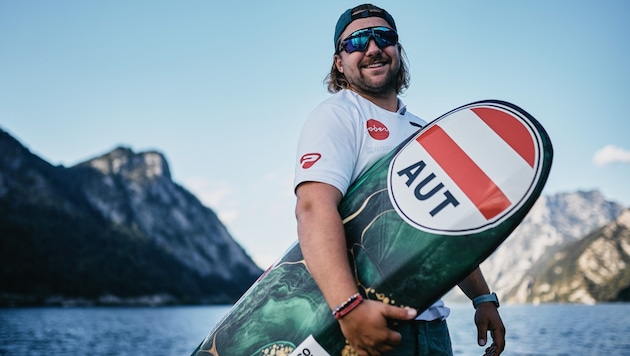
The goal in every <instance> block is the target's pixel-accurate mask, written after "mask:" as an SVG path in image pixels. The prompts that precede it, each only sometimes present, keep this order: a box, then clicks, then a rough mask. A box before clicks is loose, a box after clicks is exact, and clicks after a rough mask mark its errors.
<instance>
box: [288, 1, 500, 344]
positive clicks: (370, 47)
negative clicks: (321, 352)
mask: <svg viewBox="0 0 630 356" xmlns="http://www.w3.org/2000/svg"><path fill="white" fill-rule="evenodd" d="M334 45H335V54H334V58H333V66H332V69H331V73H330V74H329V76H328V78H327V81H328V89H329V91H330V92H331V93H334V95H333V96H332V97H330V98H329V99H327V100H325V101H324V102H323V103H322V104H320V105H319V106H318V107H317V108H316V109H315V110H314V111H313V113H312V114H311V115H310V116H309V118H308V120H307V122H306V123H305V125H304V128H303V130H302V134H301V137H300V142H299V145H298V156H297V157H298V164H297V167H296V174H295V192H296V196H297V203H296V217H297V222H298V238H299V241H300V246H301V248H302V253H303V255H304V258H305V261H306V264H307V266H308V268H309V270H310V271H311V273H312V275H313V278H314V279H315V281H316V282H317V285H318V286H319V288H320V290H321V292H322V293H323V295H324V297H325V299H326V301H327V303H328V304H329V306H330V307H331V309H332V310H334V312H335V316H336V317H337V318H338V319H339V325H340V327H341V330H342V332H343V334H344V336H345V337H346V339H347V340H348V342H349V344H350V345H352V347H353V348H354V349H355V351H356V353H357V354H358V355H361V356H363V355H371V356H373V355H384V354H387V355H412V354H413V355H415V354H418V355H420V354H422V355H425V354H426V355H429V354H430V355H452V348H451V343H450V336H449V334H448V328H447V326H446V322H445V319H446V317H447V316H448V314H449V309H448V308H447V307H445V306H444V303H443V302H442V301H438V302H437V303H435V304H434V305H432V306H431V307H430V308H429V309H427V310H426V311H422V312H421V313H420V314H419V315H417V314H418V313H417V311H416V310H413V309H403V308H399V307H395V306H392V305H387V304H385V303H381V302H378V301H373V300H363V298H362V297H361V295H360V294H359V290H358V287H357V285H356V282H355V280H354V277H353V275H352V272H351V270H350V265H349V261H348V255H347V247H346V242H345V236H344V228H343V224H342V221H341V217H340V215H339V212H338V210H337V207H338V205H339V203H340V201H341V199H342V197H343V195H344V194H345V193H346V191H347V189H348V187H349V186H350V184H352V183H353V182H354V181H355V180H356V179H357V178H358V177H359V176H360V175H362V174H363V173H364V172H365V171H366V170H367V169H368V168H369V167H370V166H372V164H374V163H375V162H376V161H377V160H378V159H380V158H381V157H383V156H384V155H385V154H386V153H387V152H389V151H390V150H391V149H393V148H394V147H395V146H397V145H398V144H399V143H400V142H402V141H403V140H404V139H405V138H407V137H408V136H410V135H411V134H413V133H414V132H415V131H417V130H418V128H419V127H421V126H423V125H425V124H426V122H424V121H423V120H421V119H420V118H418V117H416V116H414V115H412V114H411V113H409V112H408V111H407V110H406V107H405V105H404V104H403V103H402V101H401V100H400V99H399V98H398V94H400V93H401V92H402V91H404V89H406V88H407V87H408V85H409V75H408V70H407V64H406V63H405V61H404V59H403V49H402V46H401V45H400V44H399V43H398V35H397V33H396V24H395V22H394V19H393V18H392V16H391V15H390V14H389V13H387V11H385V10H383V9H380V8H378V7H376V6H373V5H370V4H365V5H360V6H357V7H355V8H353V9H349V10H347V11H346V12H344V13H343V14H342V15H341V17H340V18H339V21H338V22H337V25H336V28H335V35H334ZM374 125H376V126H374ZM375 128H380V129H379V130H376V131H375V130H374V129H375ZM377 131H380V134H378V132H377ZM385 132H386V134H385ZM459 287H460V288H461V289H462V290H463V291H464V293H465V294H466V295H467V296H468V297H469V298H471V299H474V298H477V297H481V298H480V299H476V301H477V302H479V303H475V304H478V305H477V306H476V313H475V323H476V325H477V331H478V340H479V345H480V346H484V345H485V344H486V342H487V332H488V331H490V332H491V334H492V337H493V341H494V343H493V344H492V346H490V347H489V348H488V349H487V350H486V354H487V355H499V354H500V353H501V352H502V351H503V348H504V344H505V339H504V334H505V328H504V326H503V322H502V321H501V318H500V316H499V314H498V311H497V307H498V301H497V302H496V303H492V301H496V299H494V298H495V296H494V295H490V294H489V293H490V291H489V289H488V286H487V285H486V282H485V280H484V278H483V275H482V274H481V272H480V271H479V269H477V270H476V271H475V272H473V273H472V274H471V275H470V276H468V277H467V278H466V279H465V280H464V281H462V282H461V283H460V284H459ZM484 301H490V302H484Z"/></svg>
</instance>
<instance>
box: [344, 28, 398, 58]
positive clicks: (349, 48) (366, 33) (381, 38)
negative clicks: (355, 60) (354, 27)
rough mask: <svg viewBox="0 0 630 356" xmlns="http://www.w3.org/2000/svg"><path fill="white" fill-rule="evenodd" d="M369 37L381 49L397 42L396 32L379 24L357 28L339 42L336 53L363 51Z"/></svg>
mask: <svg viewBox="0 0 630 356" xmlns="http://www.w3.org/2000/svg"><path fill="white" fill-rule="evenodd" d="M370 38H373V39H374V42H376V45H377V46H378V48H380V49H383V48H385V47H388V46H393V45H395V44H397V43H398V34H397V33H396V31H394V30H392V29H391V28H388V27H384V26H379V27H369V28H364V29H362V30H358V31H356V32H353V33H352V34H350V36H348V37H346V38H345V39H343V40H341V41H340V42H339V46H338V47H337V53H339V52H341V51H346V52H348V53H352V52H356V51H361V52H363V51H365V50H366V49H367V46H368V43H369V42H370Z"/></svg>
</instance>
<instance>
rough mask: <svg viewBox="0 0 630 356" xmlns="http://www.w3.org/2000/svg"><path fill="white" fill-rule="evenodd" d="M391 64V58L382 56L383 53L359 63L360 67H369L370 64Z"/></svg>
mask: <svg viewBox="0 0 630 356" xmlns="http://www.w3.org/2000/svg"><path fill="white" fill-rule="evenodd" d="M390 62H391V58H389V57H386V56H384V55H383V53H382V52H381V53H378V54H376V55H374V56H372V57H370V58H368V59H366V60H364V61H362V62H361V66H369V65H371V64H374V63H386V64H387V63H390Z"/></svg>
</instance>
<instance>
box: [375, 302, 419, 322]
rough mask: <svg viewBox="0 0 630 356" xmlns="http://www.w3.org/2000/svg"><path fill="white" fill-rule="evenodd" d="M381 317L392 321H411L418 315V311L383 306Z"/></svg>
mask: <svg viewBox="0 0 630 356" xmlns="http://www.w3.org/2000/svg"><path fill="white" fill-rule="evenodd" d="M383 307H384V310H383V316H385V317H386V318H388V319H393V320H411V319H413V318H415V317H416V316H417V315H418V311H417V310H415V309H412V308H401V307H395V306H393V305H387V304H383Z"/></svg>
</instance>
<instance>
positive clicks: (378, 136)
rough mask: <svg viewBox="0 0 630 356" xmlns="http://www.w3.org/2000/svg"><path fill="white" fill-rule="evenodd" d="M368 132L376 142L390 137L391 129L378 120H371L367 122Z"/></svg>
mask: <svg viewBox="0 0 630 356" xmlns="http://www.w3.org/2000/svg"><path fill="white" fill-rule="evenodd" d="M367 130H368V133H369V134H370V136H371V137H372V138H373V139H375V140H384V139H386V138H388V137H389V129H388V128H387V127H386V126H385V125H383V123H382V122H380V121H378V120H374V119H369V120H368V121H367Z"/></svg>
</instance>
